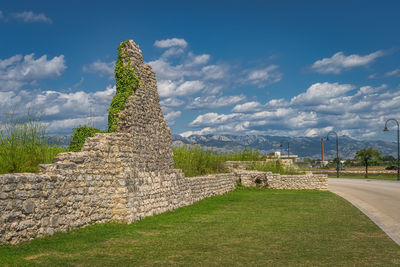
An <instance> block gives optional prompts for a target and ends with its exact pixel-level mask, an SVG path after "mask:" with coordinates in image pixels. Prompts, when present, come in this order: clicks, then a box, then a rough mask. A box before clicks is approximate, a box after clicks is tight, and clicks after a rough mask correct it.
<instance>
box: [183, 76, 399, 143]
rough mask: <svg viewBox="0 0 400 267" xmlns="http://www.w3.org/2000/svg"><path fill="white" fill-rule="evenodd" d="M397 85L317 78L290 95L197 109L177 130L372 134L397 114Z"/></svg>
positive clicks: (290, 134) (290, 133)
mask: <svg viewBox="0 0 400 267" xmlns="http://www.w3.org/2000/svg"><path fill="white" fill-rule="evenodd" d="M399 103H400V90H398V89H392V90H389V89H388V86H387V85H385V84H383V85H381V86H377V87H374V86H362V87H359V88H357V87H355V86H354V85H350V84H338V83H316V84H313V85H311V86H310V87H309V88H308V89H307V90H306V91H305V92H303V93H300V94H298V95H297V96H294V97H292V99H291V100H290V101H286V100H284V99H271V100H269V101H268V102H267V103H266V104H264V105H262V104H261V103H259V102H256V101H251V102H247V103H243V104H240V105H236V106H235V107H234V108H233V109H232V113H226V114H224V113H216V112H208V113H205V114H200V115H198V116H197V117H196V118H195V119H194V120H193V121H192V122H191V123H189V126H190V127H192V128H194V129H191V130H190V131H185V132H183V133H182V135H184V136H188V135H190V134H201V133H203V132H206V133H217V134H241V135H245V134H265V135H285V136H288V135H289V136H314V135H325V134H327V132H329V131H330V130H332V129H334V130H335V131H337V132H338V133H339V134H345V135H349V136H351V137H355V138H377V137H380V135H381V134H382V132H381V127H377V125H383V124H384V121H385V119H387V118H389V117H400V105H399Z"/></svg>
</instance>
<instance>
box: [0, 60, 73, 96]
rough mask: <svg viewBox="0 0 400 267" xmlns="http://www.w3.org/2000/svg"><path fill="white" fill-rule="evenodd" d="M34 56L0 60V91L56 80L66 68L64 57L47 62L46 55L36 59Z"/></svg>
mask: <svg viewBox="0 0 400 267" xmlns="http://www.w3.org/2000/svg"><path fill="white" fill-rule="evenodd" d="M34 56H35V55H34V54H30V55H26V56H24V57H22V55H16V56H12V57H10V58H7V59H4V60H0V91H11V90H18V89H20V88H21V87H22V86H23V85H26V84H31V83H35V82H36V81H37V80H41V79H47V78H57V77H60V76H61V75H62V73H63V72H64V70H65V69H66V68H67V67H66V65H65V60H64V55H60V56H57V57H53V58H52V59H50V60H48V59H47V55H43V56H41V57H40V58H38V59H35V58H34Z"/></svg>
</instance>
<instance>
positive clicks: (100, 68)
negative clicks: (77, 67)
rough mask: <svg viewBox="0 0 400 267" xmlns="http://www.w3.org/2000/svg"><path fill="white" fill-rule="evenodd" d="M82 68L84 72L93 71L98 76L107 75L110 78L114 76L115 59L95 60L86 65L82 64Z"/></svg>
mask: <svg viewBox="0 0 400 267" xmlns="http://www.w3.org/2000/svg"><path fill="white" fill-rule="evenodd" d="M82 69H83V71H84V72H88V73H93V74H96V75H98V76H100V77H108V78H110V79H112V78H113V77H114V69H115V61H111V62H103V61H100V60H96V61H95V62H92V63H90V64H89V65H87V66H83V68H82Z"/></svg>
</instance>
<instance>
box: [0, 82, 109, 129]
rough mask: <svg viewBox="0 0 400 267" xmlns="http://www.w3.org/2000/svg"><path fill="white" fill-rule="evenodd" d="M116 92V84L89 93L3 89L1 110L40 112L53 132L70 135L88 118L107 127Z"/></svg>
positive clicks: (95, 123)
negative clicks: (108, 109)
mask: <svg viewBox="0 0 400 267" xmlns="http://www.w3.org/2000/svg"><path fill="white" fill-rule="evenodd" d="M114 94H115V86H108V87H107V88H106V89H104V90H100V91H97V92H90V93H89V92H84V91H77V92H70V93H66V92H57V91H51V90H47V91H41V90H29V91H27V90H20V91H17V92H15V91H8V92H0V110H2V111H3V112H7V111H9V110H15V111H16V116H23V115H25V113H26V111H27V109H32V110H33V111H34V112H41V113H43V114H42V121H43V122H44V123H46V124H47V125H48V130H49V131H50V133H66V134H70V133H71V131H72V128H74V127H77V126H79V125H80V124H81V125H83V124H88V122H89V120H92V121H93V122H94V125H95V127H99V128H104V127H105V125H106V122H107V108H108V107H109V105H110V102H111V99H112V97H113V96H114ZM16 107H18V108H16ZM1 115H4V113H3V114H1ZM90 116H91V117H90Z"/></svg>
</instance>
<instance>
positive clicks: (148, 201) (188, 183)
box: [0, 152, 237, 244]
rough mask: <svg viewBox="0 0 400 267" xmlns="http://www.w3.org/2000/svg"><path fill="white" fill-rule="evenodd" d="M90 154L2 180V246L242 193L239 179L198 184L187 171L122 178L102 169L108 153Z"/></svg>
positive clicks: (215, 177)
mask: <svg viewBox="0 0 400 267" xmlns="http://www.w3.org/2000/svg"><path fill="white" fill-rule="evenodd" d="M84 154H85V153H84V152H80V153H63V154H60V155H59V157H58V158H57V160H61V159H63V160H62V161H58V162H57V163H55V164H51V165H46V166H44V167H45V172H44V173H39V174H32V173H22V174H6V175H1V176H0V188H1V190H0V210H1V211H2V212H1V216H0V243H10V244H17V243H19V242H21V241H26V240H30V239H32V238H34V237H39V236H44V235H52V234H53V233H54V232H58V231H68V230H69V229H72V228H76V227H81V226H85V225H88V224H93V223H102V222H108V221H119V222H128V223H131V222H133V221H136V220H140V219H142V218H144V217H146V216H150V215H153V214H158V213H162V212H165V211H167V210H173V209H176V208H179V207H182V206H185V205H190V204H192V203H194V202H196V201H199V200H201V199H203V198H205V197H209V196H213V195H220V194H224V193H226V192H228V191H231V190H233V189H234V188H235V187H236V179H237V177H236V176H235V174H233V173H228V174H217V175H211V176H205V177H193V178H185V177H184V175H183V174H182V171H181V170H173V172H164V173H163V172H137V171H132V170H127V171H126V172H124V173H122V174H121V173H119V172H118V171H116V168H115V167H111V166H109V168H108V169H103V168H101V166H104V165H106V162H105V161H104V160H103V159H102V157H101V156H100V155H102V153H99V156H98V157H94V155H92V157H85V158H83V157H82V156H83V155H84ZM107 154H108V153H107ZM80 161H82V162H80ZM122 165H123V164H121V166H122ZM95 166H98V167H97V169H96V168H95Z"/></svg>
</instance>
